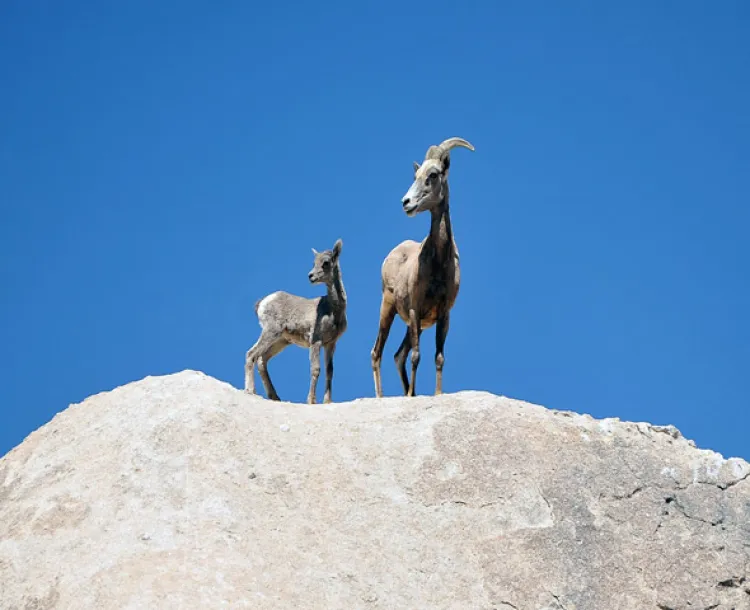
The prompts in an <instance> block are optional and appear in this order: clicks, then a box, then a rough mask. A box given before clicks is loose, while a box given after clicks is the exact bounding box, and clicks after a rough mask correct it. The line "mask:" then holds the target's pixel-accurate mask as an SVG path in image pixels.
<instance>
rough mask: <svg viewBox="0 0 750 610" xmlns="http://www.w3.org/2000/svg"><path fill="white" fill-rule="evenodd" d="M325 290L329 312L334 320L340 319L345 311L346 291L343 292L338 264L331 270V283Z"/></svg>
mask: <svg viewBox="0 0 750 610" xmlns="http://www.w3.org/2000/svg"><path fill="white" fill-rule="evenodd" d="M326 288H327V289H328V302H329V303H330V304H331V311H332V312H333V315H334V317H335V318H336V319H340V318H342V317H343V315H344V310H345V309H346V291H345V290H344V282H343V281H341V270H340V269H339V266H338V264H337V265H336V266H335V267H334V269H333V281H332V282H331V283H330V284H328V285H327V286H326Z"/></svg>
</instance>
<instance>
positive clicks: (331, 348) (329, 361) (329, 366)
mask: <svg viewBox="0 0 750 610" xmlns="http://www.w3.org/2000/svg"><path fill="white" fill-rule="evenodd" d="M325 352H326V393H325V396H324V397H323V402H325V403H329V402H331V386H332V384H333V354H334V353H335V352H336V344H335V343H332V344H331V345H327V346H326V348H325Z"/></svg>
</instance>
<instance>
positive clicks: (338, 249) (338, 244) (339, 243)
mask: <svg viewBox="0 0 750 610" xmlns="http://www.w3.org/2000/svg"><path fill="white" fill-rule="evenodd" d="M343 245H344V242H343V241H341V240H340V239H337V240H336V243H335V244H333V258H338V257H339V254H341V247H342V246H343Z"/></svg>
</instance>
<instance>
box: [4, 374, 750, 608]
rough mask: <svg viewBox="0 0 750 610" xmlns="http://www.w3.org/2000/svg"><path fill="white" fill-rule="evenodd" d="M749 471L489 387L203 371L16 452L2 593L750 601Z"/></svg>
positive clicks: (40, 599) (311, 603) (323, 599)
mask: <svg viewBox="0 0 750 610" xmlns="http://www.w3.org/2000/svg"><path fill="white" fill-rule="evenodd" d="M749 566H750V466H749V465H748V464H747V463H746V462H745V461H743V460H740V459H729V460H725V459H723V458H722V457H721V456H720V455H718V454H716V453H714V452H712V451H705V450H700V449H697V448H695V447H694V446H693V444H692V443H691V442H690V441H688V440H686V439H684V438H682V436H681V435H680V433H679V432H678V431H677V430H676V429H674V428H672V427H658V426H651V425H649V424H643V423H625V422H620V421H618V420H595V419H592V418H591V417H589V416H586V415H577V414H575V413H568V412H556V411H551V410H548V409H545V408H543V407H539V406H535V405H531V404H527V403H523V402H519V401H516V400H510V399H507V398H502V397H497V396H493V395H491V394H487V393H483V392H460V393H458V394H453V395H444V396H441V397H437V398H436V397H417V398H413V399H405V398H400V397H399V398H386V399H380V400H377V399H362V400H358V401H354V402H350V403H342V404H335V405H326V406H306V405H305V406H302V405H294V404H288V403H270V402H267V401H265V400H263V399H261V398H258V397H250V396H246V395H244V394H243V393H242V392H240V391H238V390H236V389H234V388H232V387H231V386H229V385H227V384H225V383H222V382H220V381H217V380H215V379H212V378H210V377H207V376H205V375H203V374H201V373H197V372H193V371H185V372H182V373H178V374H175V375H170V376H166V377H149V378H146V379H144V380H142V381H139V382H136V383H132V384H129V385H126V386H123V387H120V388H117V389H116V390H114V391H112V392H107V393H103V394H99V395H96V396H92V397H91V398H89V399H87V400H85V401H84V402H83V403H81V404H78V405H73V406H71V407H69V408H68V409H67V410H65V411H63V412H62V413H60V414H58V415H57V416H56V417H55V418H54V419H53V420H52V421H51V422H50V423H49V424H47V425H46V426H44V427H42V428H41V429H39V430H37V431H36V432H34V433H33V434H31V435H30V436H29V437H28V438H27V439H26V440H25V441H24V442H23V443H22V444H21V445H20V446H19V447H17V448H16V449H14V450H13V451H11V452H10V453H9V454H8V455H6V456H5V457H4V458H2V460H0V608H3V609H4V610H10V609H22V608H23V609H31V608H33V609H38V610H41V609H46V608H71V609H72V608H75V609H81V608H97V609H101V608H218V607H228V608H347V609H352V608H368V609H370V608H372V609H375V608H451V609H460V608H466V609H477V608H478V609H490V608H494V609H498V610H510V609H517V610H543V609H546V610H553V609H557V610H648V609H653V610H658V609H661V610H668V609H669V610H698V609H700V610H707V609H709V608H712V609H720V610H729V609H731V608H734V609H738V610H739V609H748V608H750V567H749Z"/></svg>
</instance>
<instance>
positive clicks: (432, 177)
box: [427, 172, 437, 184]
mask: <svg viewBox="0 0 750 610" xmlns="http://www.w3.org/2000/svg"><path fill="white" fill-rule="evenodd" d="M435 178H437V172H430V174H429V175H428V176H427V184H429V183H430V182H434V181H435Z"/></svg>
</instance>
